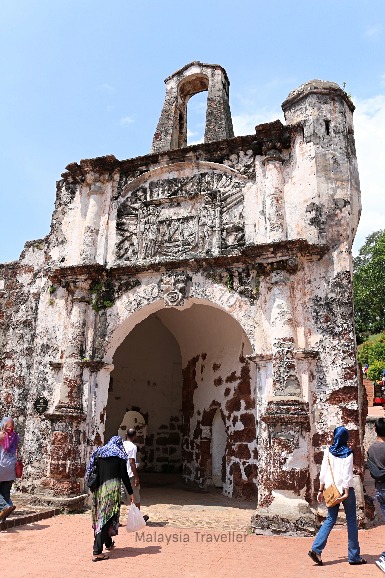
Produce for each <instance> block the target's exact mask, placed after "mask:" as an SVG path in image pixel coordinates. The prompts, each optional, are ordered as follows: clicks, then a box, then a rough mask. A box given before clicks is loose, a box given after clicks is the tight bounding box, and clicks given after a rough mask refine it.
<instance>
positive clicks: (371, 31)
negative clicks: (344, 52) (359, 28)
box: [364, 24, 382, 40]
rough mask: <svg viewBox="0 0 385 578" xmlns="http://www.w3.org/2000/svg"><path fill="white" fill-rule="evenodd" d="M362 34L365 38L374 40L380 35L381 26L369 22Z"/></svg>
mask: <svg viewBox="0 0 385 578" xmlns="http://www.w3.org/2000/svg"><path fill="white" fill-rule="evenodd" d="M364 35H365V36H366V38H370V39H374V40H376V39H377V38H379V37H380V36H381V35H382V26H381V24H369V25H368V26H366V27H365V30H364Z"/></svg>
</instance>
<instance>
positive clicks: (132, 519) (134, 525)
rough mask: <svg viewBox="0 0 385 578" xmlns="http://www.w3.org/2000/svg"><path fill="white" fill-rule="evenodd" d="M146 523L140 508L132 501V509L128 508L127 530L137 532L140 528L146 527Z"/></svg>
mask: <svg viewBox="0 0 385 578" xmlns="http://www.w3.org/2000/svg"><path fill="white" fill-rule="evenodd" d="M145 525H146V522H145V521H144V519H143V516H142V514H141V513H140V510H139V508H137V507H136V506H135V504H134V503H132V504H131V506H130V509H129V510H128V516H127V526H126V530H127V532H137V531H138V530H141V529H142V528H144V527H145Z"/></svg>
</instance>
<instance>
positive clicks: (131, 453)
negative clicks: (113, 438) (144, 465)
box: [123, 440, 138, 478]
mask: <svg viewBox="0 0 385 578" xmlns="http://www.w3.org/2000/svg"><path fill="white" fill-rule="evenodd" d="M123 446H124V449H125V452H126V454H127V455H128V460H127V473H128V477H129V478H132V477H133V475H134V474H133V472H132V469H131V464H130V458H133V459H134V460H135V463H136V452H137V451H138V448H137V447H136V445H135V444H133V443H132V442H130V440H126V441H125V442H123Z"/></svg>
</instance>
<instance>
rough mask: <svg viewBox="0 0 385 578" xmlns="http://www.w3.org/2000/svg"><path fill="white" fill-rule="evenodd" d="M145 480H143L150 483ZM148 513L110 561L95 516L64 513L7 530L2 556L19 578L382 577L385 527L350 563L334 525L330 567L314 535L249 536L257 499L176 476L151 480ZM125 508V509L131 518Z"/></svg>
mask: <svg viewBox="0 0 385 578" xmlns="http://www.w3.org/2000/svg"><path fill="white" fill-rule="evenodd" d="M143 481H144V480H143ZM146 482H147V487H145V488H143V491H142V511H143V513H147V514H149V515H150V517H151V518H150V522H149V525H148V526H147V527H146V528H145V530H144V531H143V532H140V533H139V534H138V535H135V534H127V532H126V530H125V528H121V530H120V534H119V536H118V537H117V538H116V544H117V548H116V550H114V551H112V552H111V557H110V559H109V560H107V561H103V562H97V563H93V562H92V561H91V558H92V542H93V536H92V529H91V521H90V515H89V513H85V514H72V515H71V514H70V515H60V516H57V517H55V518H50V519H48V520H42V521H41V522H37V523H34V524H29V525H26V526H20V527H17V528H10V529H8V530H6V531H4V532H0V561H1V567H2V568H3V569H9V572H7V573H9V574H10V575H11V576H12V578H41V577H42V576H43V578H63V577H64V578H80V577H81V578H85V577H86V578H88V577H92V578H93V577H95V578H98V577H100V578H102V577H103V578H105V577H106V576H108V577H110V578H119V577H121V576H122V577H123V576H131V575H132V576H135V578H136V577H138V578H141V577H143V578H152V577H154V578H155V577H156V578H171V577H174V576H175V577H176V578H189V577H194V578H214V577H216V576H217V577H218V578H230V577H231V578H234V576H240V578H262V577H265V576H266V577H267V576H269V577H270V576H271V575H273V576H274V578H294V577H295V578H298V577H300V578H313V577H316V578H318V577H319V576H322V577H325V578H331V577H333V578H334V577H338V578H344V577H345V576H346V577H353V576H360V577H371V576H373V577H375V576H377V577H378V578H380V576H381V575H383V574H382V572H381V571H380V570H379V569H378V568H377V567H376V566H375V565H374V561H375V560H376V558H377V556H378V554H379V553H380V552H381V551H382V549H383V548H384V549H385V526H378V527H374V528H371V529H370V530H362V531H360V542H361V549H362V555H363V556H365V557H366V558H367V559H368V562H369V564H367V565H366V566H359V567H354V566H349V564H348V563H347V558H346V555H347V536H346V529H345V527H337V528H335V529H334V530H333V532H332V534H331V538H330V541H329V544H328V546H327V548H326V550H325V552H324V556H323V558H324V562H325V564H324V566H323V567H322V568H321V567H318V566H314V564H313V562H312V561H311V559H310V558H309V557H308V556H307V552H308V550H309V548H310V546H311V543H312V538H284V537H268V536H254V535H250V533H249V530H248V527H249V523H250V517H251V514H252V513H253V511H254V506H255V505H254V504H252V503H245V502H237V501H234V500H229V499H228V498H226V497H224V496H222V495H220V494H218V493H215V492H214V493H198V492H191V491H186V489H183V487H181V486H178V484H177V483H175V478H173V477H172V476H171V477H170V478H169V479H168V478H167V476H163V477H162V478H159V480H157V479H156V478H155V480H154V478H151V479H147V480H146ZM125 516H126V509H125V508H124V507H123V508H122V516H121V521H122V522H124V520H125ZM384 576H385V575H384Z"/></svg>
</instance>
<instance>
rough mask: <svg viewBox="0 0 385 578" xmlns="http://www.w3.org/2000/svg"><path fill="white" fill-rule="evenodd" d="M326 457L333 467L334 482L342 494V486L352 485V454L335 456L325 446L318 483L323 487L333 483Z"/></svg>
mask: <svg viewBox="0 0 385 578" xmlns="http://www.w3.org/2000/svg"><path fill="white" fill-rule="evenodd" d="M328 457H329V459H330V465H331V467H332V468H333V474H334V483H335V485H336V486H337V488H338V489H339V491H340V493H341V494H343V493H344V488H351V487H352V486H353V454H350V456H348V457H347V458H336V457H335V456H333V454H331V453H330V452H329V448H326V450H325V451H324V457H323V460H322V465H321V472H320V476H319V481H320V485H322V484H324V488H328V487H329V486H331V485H332V483H333V478H332V474H331V472H330V467H329V462H328Z"/></svg>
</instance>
